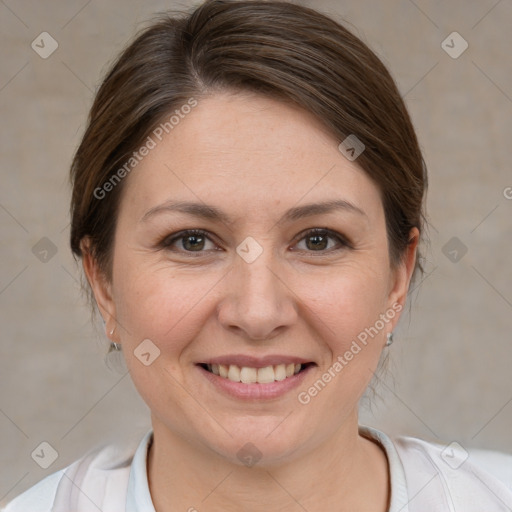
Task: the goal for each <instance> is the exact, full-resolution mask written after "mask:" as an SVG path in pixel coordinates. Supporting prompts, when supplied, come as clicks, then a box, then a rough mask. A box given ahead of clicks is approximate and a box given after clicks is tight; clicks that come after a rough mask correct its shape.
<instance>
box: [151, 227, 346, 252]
mask: <svg viewBox="0 0 512 512" xmlns="http://www.w3.org/2000/svg"><path fill="white" fill-rule="evenodd" d="M315 235H317V236H328V237H329V238H332V239H335V240H336V241H337V242H338V244H339V246H340V247H338V248H332V247H331V248H330V249H325V250H319V251H313V250H306V251H304V250H299V251H300V252H309V253H315V252H318V253H319V254H320V255H326V254H330V253H332V252H334V251H339V250H342V249H353V246H352V244H351V243H350V242H349V241H348V240H347V239H346V238H345V237H343V236H342V235H341V234H339V233H337V232H336V231H332V230H330V229H327V228H312V229H309V230H307V231H305V232H304V233H301V234H300V235H299V236H301V238H299V239H298V241H297V243H299V242H301V241H302V240H304V239H306V238H308V237H311V236H315ZM189 236H202V237H204V238H206V239H208V240H209V241H210V242H212V243H215V242H214V241H213V240H212V239H211V238H210V237H209V236H208V232H207V231H204V230H202V229H186V230H184V231H180V232H179V233H175V234H173V235H170V236H167V237H166V238H164V239H163V240H162V241H161V242H160V243H159V244H158V245H159V247H160V248H161V249H166V250H172V251H174V252H182V253H185V254H187V255H190V256H192V257H198V256H202V255H203V254H204V253H205V252H207V251H187V250H185V249H179V250H176V249H172V248H171V247H172V245H173V244H174V243H175V242H177V241H179V240H181V239H185V238H187V237H189Z"/></svg>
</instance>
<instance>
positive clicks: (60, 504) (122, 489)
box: [0, 445, 135, 512]
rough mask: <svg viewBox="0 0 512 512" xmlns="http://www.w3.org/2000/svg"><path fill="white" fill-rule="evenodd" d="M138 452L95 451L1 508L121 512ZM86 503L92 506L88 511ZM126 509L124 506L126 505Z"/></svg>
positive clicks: (36, 511)
mask: <svg viewBox="0 0 512 512" xmlns="http://www.w3.org/2000/svg"><path fill="white" fill-rule="evenodd" d="M134 451H135V450H134V449H133V447H131V446H128V445H125V446H119V445H107V446H102V447H99V448H96V449H94V450H91V451H90V452H88V453H87V454H86V455H84V456H83V457H81V458H80V459H78V460H76V461H75V462H73V463H72V464H70V465H69V466H67V467H65V468H63V469H61V470H59V471H56V472H55V473H52V474H51V475H49V476H47V477H45V478H44V479H43V480H41V481H39V482H38V483H37V484H35V485H34V486H32V487H30V488H29V489H28V490H26V491H25V492H23V493H22V494H20V495H19V496H17V497H16V498H14V499H13V500H12V501H10V502H9V503H7V504H6V505H5V508H0V511H1V512H69V507H70V506H73V507H76V510H82V509H84V510H85V509H87V510H89V508H90V506H91V503H92V504H94V508H98V509H100V510H102V511H105V512H107V510H116V508H117V509H118V510H119V502H118V500H119V498H120V497H122V498H123V499H124V497H125V496H126V490H127V486H128V478H129V472H130V466H131V462H132V460H133V454H134ZM85 502H88V503H89V505H88V506H87V507H84V504H85ZM123 505H124V504H123Z"/></svg>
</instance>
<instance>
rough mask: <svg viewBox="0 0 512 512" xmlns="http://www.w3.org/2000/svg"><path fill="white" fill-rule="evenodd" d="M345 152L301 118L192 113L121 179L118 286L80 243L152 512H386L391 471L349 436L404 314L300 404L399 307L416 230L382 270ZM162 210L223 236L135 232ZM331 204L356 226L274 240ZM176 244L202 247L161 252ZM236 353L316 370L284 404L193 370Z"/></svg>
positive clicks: (228, 109)
mask: <svg viewBox="0 0 512 512" xmlns="http://www.w3.org/2000/svg"><path fill="white" fill-rule="evenodd" d="M338 144H339V141H337V140H335V139H334V138H333V137H332V136H331V135H330V134H329V133H328V132H327V130H326V129H325V128H324V127H323V125H321V123H320V122H319V121H318V120H316V119H315V118H314V117H312V116H311V115H310V114H309V113H307V112H305V111H303V110H302V109H299V108H297V107H295V106H291V105H288V104H285V103H282V102H277V101H275V100H272V99H269V98H265V97H262V96H258V95H253V94H249V93H243V94H242V93H237V94H228V93H222V94H221V93H217V94H215V95H213V96H210V97H206V98H203V99H201V100H200V101H199V104H198V106H197V107H196V108H194V109H193V110H192V112H191V113H190V114H188V115H187V116H186V117H185V119H183V120H181V121H180V123H179V124H178V125H177V126H176V127H175V128H174V129H173V130H172V131H171V132H170V133H169V134H168V135H167V136H166V137H165V138H164V139H163V140H162V142H160V143H159V144H158V145H157V147H156V148H155V149H153V150H152V151H151V152H150V154H149V155H148V156H146V157H145V158H144V160H143V161H142V162H141V163H140V164H139V165H138V166H137V168H136V170H135V171H134V172H132V173H131V174H130V175H129V176H128V177H127V178H125V179H126V182H125V183H124V186H125V189H124V191H123V197H122V201H121V205H120V210H119V216H118V224H117V228H116V234H115V240H114V245H113V267H112V268H113V271H112V279H111V280H108V279H107V278H105V276H104V275H103V274H102V272H101V270H100V269H99V268H98V266H97V265H96V262H95V261H94V259H93V258H92V257H91V256H90V255H89V254H88V253H87V241H84V250H85V251H86V253H85V256H84V260H83V262H84V269H85V271H86V274H87V277H88V280H89V282H90V284H91V286H92V288H93V291H94V294H95V297H96V300H97V303H98V306H99V308H100V310H101V312H102V315H103V317H104V319H105V321H106V330H107V332H110V331H111V329H113V328H115V333H114V335H113V339H114V340H115V341H117V342H118V343H121V344H122V347H123V352H124V354H125V358H126V364H127V366H128V369H129V371H130V374H131V377H132V379H133V381H134V383H135V386H136V387H137V389H138V391H139V393H140V394H141V396H142V398H143V399H144V400H145V402H146V403H147V404H148V406H149V408H150V409H151V420H152V425H153V429H154V443H153V446H152V448H151V450H150V454H149V461H148V478H149V484H150V491H151V495H152V498H153V501H154V505H155V509H156V510H157V512H170V511H175V510H189V509H190V510H193V509H191V507H195V508H196V509H197V510H200V511H201V512H203V511H217V510H224V511H239V510H245V511H252V512H259V511H268V510H278V511H283V512H294V511H299V510H304V509H303V508H302V507H304V508H305V509H306V510H308V511H309V512H316V511H325V510H336V511H351V512H354V511H359V510H360V511H363V510H365V511H367V510H372V511H382V512H384V511H385V510H387V506H388V502H389V474H388V466H387V459H386V457H385V454H384V452H383V451H382V449H381V448H380V447H379V446H378V445H377V444H375V443H374V442H373V441H371V440H368V439H366V438H364V437H362V436H361V435H359V433H358V417H357V408H358V401H359V399H360V397H361V396H362V394H363V393H364V391H365V389H366V387H367V385H368V383H369V381H370V379H371V377H372V373H373V372H374V370H375V369H376V367H377V364H378V361H379V358H380V355H381V352H382V350H384V344H385V340H386V334H387V333H388V332H391V331H392V330H393V329H394V328H395V326H396V323H397V322H398V319H399V316H400V315H399V314H396V315H395V316H394V318H393V319H392V320H390V321H389V322H388V323H386V325H385V327H384V329H382V330H381V331H380V332H379V334H378V335H377V336H375V337H374V338H373V339H371V341H370V342H369V343H368V344H367V346H365V347H364V348H363V349H362V350H361V351H360V352H359V353H358V354H357V355H356V356H355V357H354V358H353V359H352V360H351V361H350V362H349V364H347V365H346V366H345V367H344V368H343V370H342V371H341V372H339V373H338V374H337V376H336V377H335V378H333V379H332V380H331V382H329V383H328V385H326V386H325V388H324V389H323V390H322V391H321V392H320V393H318V395H317V396H315V397H314V398H312V399H311V401H310V403H308V404H307V405H304V404H301V403H300V402H299V401H298V399H297V395H298V393H299V392H300V391H304V390H307V389H308V388H309V387H310V386H311V385H312V384H313V383H314V382H315V381H317V380H318V379H319V378H320V377H321V375H322V374H323V373H324V372H325V371H326V370H327V369H328V368H330V367H332V366H333V363H334V362H335V361H336V358H337V357H338V356H339V355H342V354H344V353H345V352H346V351H347V350H348V349H349V347H350V345H351V343H352V341H353V340H354V339H356V337H357V335H358V334H359V333H360V332H361V331H363V330H364V329H365V328H367V327H369V326H373V325H374V324H375V322H376V320H377V319H378V318H379V315H380V314H383V313H385V312H386V311H388V310H390V309H392V307H393V305H394V304H395V306H396V304H401V305H404V303H405V299H406V293H407V289H408V285H409V281H410V278H411V274H412V271H413V268H414V262H415V255H416V246H417V242H418V235H419V233H418V231H417V230H416V229H415V228H414V229H413V230H412V231H411V238H412V242H411V243H410V245H409V247H408V249H407V250H406V253H405V254H404V258H403V260H402V262H401V263H400V264H399V265H397V266H393V265H391V262H390V260H389V256H388V250H389V248H388V241H387V236H386V226H385V217H384V211H383V206H382V202H381V199H380V196H379V191H378V188H377V187H376V185H375V184H374V183H373V181H372V180H371V179H370V178H369V177H368V176H367V175H366V174H365V173H364V172H363V171H362V170H361V169H360V168H359V167H358V165H357V160H356V161H354V162H350V161H349V160H348V159H346V158H345V157H344V156H343V155H342V154H341V153H340V152H339V150H338V147H337V146H338ZM170 199H172V200H180V201H193V202H200V203H201V202H204V203H207V204H209V205H213V206H215V207H217V208H219V209H221V210H222V211H224V212H225V213H226V214H227V215H229V217H230V220H229V222H228V221H226V222H221V221H217V220H211V219H204V218H199V217H196V216H193V215H190V214H185V213H177V212H173V211H165V212H160V213H155V214H153V215H149V216H148V217H146V218H145V220H141V219H142V218H143V217H144V215H145V214H146V213H147V212H148V211H149V210H150V209H152V208H155V207H156V206H158V205H161V204H163V203H165V202H166V201H168V200H170ZM333 199H343V200H345V201H349V202H350V203H352V204H353V205H355V206H356V207H357V208H359V209H360V210H362V212H363V213H359V212H355V211H351V210H348V209H341V210H336V211H332V212H329V213H321V214H316V215H313V216H309V217H306V218H302V219H298V220H292V221H288V222H286V223H278V220H279V219H280V218H281V217H282V216H283V215H284V213H285V212H286V211H287V210H289V209H290V208H294V207H297V206H300V205H304V204H306V203H307V204H309V203H320V202H324V201H328V200H333ZM105 200H108V199H105ZM312 228H329V229H331V230H333V231H334V232H335V233H338V234H340V235H341V236H342V237H345V238H346V239H348V241H349V242H350V246H344V245H341V244H340V243H339V242H338V241H337V239H336V238H332V237H329V238H327V239H323V238H322V240H323V241H325V243H326V245H325V246H323V245H321V244H320V248H318V245H315V244H314V243H313V242H314V240H312V239H311V235H310V236H309V237H308V236H306V233H305V232H306V230H309V229H312ZM185 229H203V230H205V231H207V232H208V234H209V235H208V236H209V239H208V238H207V239H205V241H204V244H201V243H199V244H197V240H196V241H195V243H196V245H194V239H192V240H191V239H190V238H185V239H184V238H181V239H178V240H176V241H175V242H174V243H171V244H170V245H169V246H167V247H163V246H162V245H161V244H160V242H161V241H162V240H163V239H165V238H166V237H167V238H169V235H172V234H175V233H178V232H179V231H182V230H185ZM210 235H211V236H210ZM248 236H251V237H252V238H254V239H255V240H256V241H257V242H258V243H259V245H260V246H261V247H262V249H263V252H262V254H261V255H260V256H259V257H258V258H257V259H256V260H255V261H253V262H252V263H250V264H249V263H247V262H246V261H244V259H242V258H241V257H240V256H239V255H238V254H237V252H236V248H237V246H238V245H239V244H240V243H241V242H242V241H243V240H244V239H245V238H246V237H248ZM187 241H188V242H191V241H192V244H189V245H187V246H185V248H184V246H183V243H184V242H185V243H186V242H187ZM197 245H199V251H202V252H199V253H198V252H197V249H196V251H194V247H196V246H197ZM191 246H192V249H190V247H191ZM187 249H188V252H187ZM198 254H199V256H198ZM145 339H150V340H151V341H152V342H153V343H154V344H155V345H156V346H157V347H158V348H159V350H160V355H159V357H157V358H156V359H155V360H154V362H152V364H150V365H149V366H145V365H143V364H141V362H140V361H139V359H137V358H136V357H135V355H134V350H135V349H136V348H137V346H138V345H139V344H140V343H141V341H142V340H145ZM234 353H236V354H248V355H255V356H262V355H267V354H288V355H293V356H298V357H303V358H305V359H307V360H310V361H314V362H315V363H316V364H317V366H316V367H315V368H313V371H311V372H310V373H309V375H307V376H306V380H305V381H304V383H303V384H301V385H300V386H299V388H297V389H293V390H291V391H290V392H288V393H287V394H285V395H284V396H282V397H278V398H275V399H272V400H270V399H269V400H266V401H263V402H262V401H259V402H256V401H242V400H239V399H235V398H232V397H228V396H226V395H224V394H222V393H221V392H219V391H218V390H216V389H215V388H214V386H213V385H212V384H211V383H210V382H209V381H208V380H207V379H206V378H205V377H204V376H203V374H202V373H201V372H200V370H198V368H197V366H196V363H198V362H200V361H202V360H205V359H207V358H209V357H214V356H221V355H227V354H234ZM247 442H251V443H252V444H254V445H255V446H256V447H257V449H258V450H259V451H260V452H261V454H262V458H261V460H260V461H259V462H258V463H257V464H256V465H254V466H252V467H247V466H244V465H243V464H242V462H241V461H240V460H239V459H238V457H237V452H238V451H239V450H240V448H241V447H242V446H244V445H245V444H246V443H247ZM203 500H204V501H203Z"/></svg>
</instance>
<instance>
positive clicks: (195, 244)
mask: <svg viewBox="0 0 512 512" xmlns="http://www.w3.org/2000/svg"><path fill="white" fill-rule="evenodd" d="M208 243H209V244H211V247H208ZM161 246H162V247H163V248H165V249H168V250H172V251H178V252H179V251H183V252H196V253H201V252H206V251H207V250H211V249H215V247H216V246H215V244H214V243H213V242H212V241H211V240H210V238H209V237H208V236H207V235H206V233H205V232H204V231H202V230H198V229H193V230H187V231H181V232H180V233H176V234H174V235H171V236H170V237H167V238H166V239H165V240H163V241H162V243H161Z"/></svg>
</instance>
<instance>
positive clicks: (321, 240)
mask: <svg viewBox="0 0 512 512" xmlns="http://www.w3.org/2000/svg"><path fill="white" fill-rule="evenodd" d="M311 240H314V242H313V248H317V249H318V248H320V249H325V248H326V247H327V245H326V240H327V237H325V236H323V235H313V236H310V237H308V241H311ZM308 249H311V247H308Z"/></svg>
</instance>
